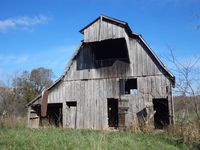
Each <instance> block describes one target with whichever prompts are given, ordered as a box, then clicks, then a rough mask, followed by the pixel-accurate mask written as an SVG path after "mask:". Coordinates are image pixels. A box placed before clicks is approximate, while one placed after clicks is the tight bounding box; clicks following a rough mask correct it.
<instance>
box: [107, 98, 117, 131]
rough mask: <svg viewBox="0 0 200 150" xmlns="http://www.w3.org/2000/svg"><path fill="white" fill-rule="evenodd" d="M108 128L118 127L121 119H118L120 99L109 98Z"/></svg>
mask: <svg viewBox="0 0 200 150" xmlns="http://www.w3.org/2000/svg"><path fill="white" fill-rule="evenodd" d="M107 104H108V126H109V127H115V128H116V127H118V124H119V117H118V99H114V98H108V99H107Z"/></svg>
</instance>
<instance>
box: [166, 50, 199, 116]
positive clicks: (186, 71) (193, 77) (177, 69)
mask: <svg viewBox="0 0 200 150" xmlns="http://www.w3.org/2000/svg"><path fill="white" fill-rule="evenodd" d="M169 51H170V55H169V57H168V58H167V59H168V61H169V62H171V63H172V66H173V71H174V74H175V76H176V88H175V90H174V94H175V95H177V96H180V95H181V96H183V97H184V96H188V97H189V98H190V101H186V100H185V101H184V103H185V106H186V108H185V109H186V114H187V118H189V112H188V111H189V109H188V107H189V104H188V103H190V104H191V105H192V106H193V110H194V112H195V114H196V116H197V119H198V120H200V112H199V102H198V101H199V90H198V89H199V88H198V87H200V68H199V66H198V63H199V62H200V57H196V58H193V59H190V60H189V61H187V62H183V61H182V62H181V61H179V60H178V59H177V58H176V57H175V56H174V53H173V51H174V50H173V49H172V48H170V47H169Z"/></svg>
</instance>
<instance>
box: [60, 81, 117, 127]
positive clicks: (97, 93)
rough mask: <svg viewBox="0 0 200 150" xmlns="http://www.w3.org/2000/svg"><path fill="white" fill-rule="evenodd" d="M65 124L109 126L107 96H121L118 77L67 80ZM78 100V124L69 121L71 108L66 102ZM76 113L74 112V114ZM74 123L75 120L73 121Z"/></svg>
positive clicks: (65, 125)
mask: <svg viewBox="0 0 200 150" xmlns="http://www.w3.org/2000/svg"><path fill="white" fill-rule="evenodd" d="M64 84H65V89H64V90H67V91H66V92H65V94H66V95H65V97H64V107H63V119H64V120H63V126H64V127H75V128H91V129H103V128H106V127H108V120H107V98H119V96H118V95H119V94H118V93H119V86H118V80H117V79H97V80H87V81H78V80H77V81H66V82H65V83H64ZM70 101H76V102H77V107H76V109H77V110H76V111H77V112H76V116H75V117H74V118H75V119H76V125H72V124H71V122H68V121H67V118H68V117H69V116H68V115H69V114H68V112H69V108H68V107H67V105H66V102H70ZM73 115H74V114H73ZM73 123H74V122H73Z"/></svg>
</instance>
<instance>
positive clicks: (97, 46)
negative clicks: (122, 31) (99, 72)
mask: <svg viewBox="0 0 200 150" xmlns="http://www.w3.org/2000/svg"><path fill="white" fill-rule="evenodd" d="M91 46H92V51H93V52H94V56H95V61H96V62H95V63H96V67H105V66H111V65H113V63H114V62H115V61H116V60H119V61H123V62H127V63H128V62H129V57H128V49H127V45H126V41H125V39H124V38H119V39H109V40H104V41H101V42H93V43H92V44H91Z"/></svg>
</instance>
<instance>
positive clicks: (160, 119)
mask: <svg viewBox="0 0 200 150" xmlns="http://www.w3.org/2000/svg"><path fill="white" fill-rule="evenodd" d="M80 32H81V33H82V34H83V36H84V38H83V41H81V42H80V45H79V46H78V47H77V49H76V50H75V53H74V55H73V57H72V59H71V60H70V62H69V64H68V66H67V67H66V69H65V71H64V74H63V75H62V76H61V77H60V78H59V79H58V80H57V81H55V83H54V84H53V85H52V86H51V87H49V88H48V89H46V90H45V92H46V93H48V94H47V95H46V96H44V95H45V94H41V95H39V96H38V97H37V98H35V99H34V100H33V101H31V102H30V103H29V104H28V126H29V127H36V126H39V124H42V122H43V121H42V120H45V119H44V118H46V122H48V123H49V124H51V125H52V124H53V125H56V126H62V127H64V128H89V129H106V128H119V129H121V128H122V129H124V128H130V127H131V126H142V125H143V124H147V125H149V126H154V127H155V128H163V127H165V126H167V125H169V124H173V122H174V106H173V98H172V87H173V86H174V85H175V77H174V75H173V74H172V73H170V71H169V70H168V69H167V68H166V67H165V66H164V64H163V63H162V62H161V61H160V59H159V58H158V57H157V56H156V54H155V53H154V52H153V50H152V49H151V48H150V47H149V46H148V44H147V43H146V42H145V40H144V39H143V38H142V36H141V35H140V34H137V33H135V32H132V30H131V29H130V27H129V25H128V23H126V22H124V21H121V20H118V19H114V18H111V17H107V16H100V17H98V18H97V19H95V20H94V21H92V22H91V23H90V24H88V25H87V26H85V27H84V28H83V29H81V30H80ZM45 92H44V93H45Z"/></svg>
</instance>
